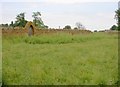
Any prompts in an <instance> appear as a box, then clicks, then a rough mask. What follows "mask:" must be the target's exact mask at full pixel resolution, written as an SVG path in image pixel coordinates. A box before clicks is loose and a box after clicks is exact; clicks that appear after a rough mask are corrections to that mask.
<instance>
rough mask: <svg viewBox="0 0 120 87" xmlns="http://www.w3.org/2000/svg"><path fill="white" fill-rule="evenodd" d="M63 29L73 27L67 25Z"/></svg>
mask: <svg viewBox="0 0 120 87" xmlns="http://www.w3.org/2000/svg"><path fill="white" fill-rule="evenodd" d="M63 29H71V26H70V25H66V26H65V27H64V28H63Z"/></svg>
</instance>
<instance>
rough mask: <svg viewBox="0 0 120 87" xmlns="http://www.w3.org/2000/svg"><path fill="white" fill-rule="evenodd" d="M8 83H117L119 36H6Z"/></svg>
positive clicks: (4, 61)
mask: <svg viewBox="0 0 120 87" xmlns="http://www.w3.org/2000/svg"><path fill="white" fill-rule="evenodd" d="M2 66H3V69H2V73H3V74H2V79H3V84H6V85H114V84H115V83H116V82H117V81H118V36H117V34H108V33H90V34H75V35H71V34H67V33H55V34H51V35H47V34H46V35H45V34H41V35H38V36H31V37H28V36H27V35H21V36H17V35H3V37H2Z"/></svg>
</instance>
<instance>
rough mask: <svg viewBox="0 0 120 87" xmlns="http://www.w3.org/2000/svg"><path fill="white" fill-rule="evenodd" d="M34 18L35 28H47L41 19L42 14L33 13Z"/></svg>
mask: <svg viewBox="0 0 120 87" xmlns="http://www.w3.org/2000/svg"><path fill="white" fill-rule="evenodd" d="M32 17H33V18H34V19H33V23H34V24H35V26H37V27H39V28H45V25H44V23H43V21H42V19H41V13H40V12H33V15H32Z"/></svg>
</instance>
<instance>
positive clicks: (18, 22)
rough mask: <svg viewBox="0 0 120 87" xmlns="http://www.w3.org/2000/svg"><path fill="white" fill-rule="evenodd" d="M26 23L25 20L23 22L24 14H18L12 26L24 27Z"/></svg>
mask: <svg viewBox="0 0 120 87" xmlns="http://www.w3.org/2000/svg"><path fill="white" fill-rule="evenodd" d="M26 23H27V20H25V13H20V14H18V15H17V17H16V21H15V24H14V26H19V27H24V26H25V25H26Z"/></svg>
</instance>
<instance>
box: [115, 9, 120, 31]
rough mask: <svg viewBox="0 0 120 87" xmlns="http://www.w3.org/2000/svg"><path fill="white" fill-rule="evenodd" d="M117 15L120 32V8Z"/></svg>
mask: <svg viewBox="0 0 120 87" xmlns="http://www.w3.org/2000/svg"><path fill="white" fill-rule="evenodd" d="M115 13H116V15H115V18H116V20H117V24H118V30H120V8H119V9H118V10H117V11H115Z"/></svg>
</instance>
